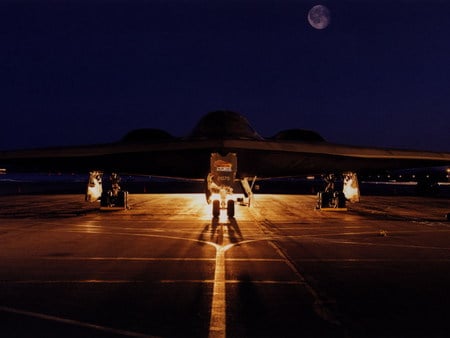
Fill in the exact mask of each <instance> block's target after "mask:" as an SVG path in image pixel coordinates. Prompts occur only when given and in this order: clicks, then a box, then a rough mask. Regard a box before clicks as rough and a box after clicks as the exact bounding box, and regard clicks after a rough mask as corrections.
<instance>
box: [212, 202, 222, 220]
mask: <svg viewBox="0 0 450 338" xmlns="http://www.w3.org/2000/svg"><path fill="white" fill-rule="evenodd" d="M212 214H213V217H219V215H220V201H219V200H214V201H213V204H212Z"/></svg>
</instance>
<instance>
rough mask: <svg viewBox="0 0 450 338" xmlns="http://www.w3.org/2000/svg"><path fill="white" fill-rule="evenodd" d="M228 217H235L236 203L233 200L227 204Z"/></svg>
mask: <svg viewBox="0 0 450 338" xmlns="http://www.w3.org/2000/svg"><path fill="white" fill-rule="evenodd" d="M227 215H228V217H230V218H231V217H234V201H233V200H229V201H228V202H227Z"/></svg>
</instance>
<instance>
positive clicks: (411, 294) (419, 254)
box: [0, 194, 450, 338]
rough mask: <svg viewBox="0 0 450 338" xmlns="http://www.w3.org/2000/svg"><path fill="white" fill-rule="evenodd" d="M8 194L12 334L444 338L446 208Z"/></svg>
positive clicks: (449, 243)
mask: <svg viewBox="0 0 450 338" xmlns="http://www.w3.org/2000/svg"><path fill="white" fill-rule="evenodd" d="M314 206H315V196H311V195H257V196H256V197H255V201H254V203H253V205H252V207H250V208H249V207H246V206H238V205H237V206H236V215H235V218H233V219H228V218H227V217H225V214H226V213H225V212H223V215H224V216H223V217H222V216H221V217H220V218H217V219H213V218H212V217H211V206H208V205H207V204H206V202H205V197H204V195H202V194H141V195H131V196H130V210H126V211H118V212H102V211H99V210H98V207H99V205H98V204H86V203H85V202H84V201H83V196H82V195H38V196H26V195H22V196H21V195H19V196H1V197H0V336H1V337H30V336H33V337H63V336H64V337H211V338H215V337H217V338H220V337H412V336H414V337H445V336H447V334H448V332H449V330H450V311H449V309H448V304H450V293H449V292H448V291H449V290H448V288H449V285H450V223H449V222H448V221H446V219H445V215H446V213H448V212H449V211H450V203H449V200H448V199H442V198H441V199H436V198H423V197H421V198H419V197H417V198H416V197H382V196H376V197H363V199H362V202H361V203H359V204H350V205H349V210H348V211H347V212H323V211H318V210H315V209H314Z"/></svg>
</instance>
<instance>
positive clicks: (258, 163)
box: [0, 139, 450, 178]
mask: <svg viewBox="0 0 450 338" xmlns="http://www.w3.org/2000/svg"><path fill="white" fill-rule="evenodd" d="M213 152H219V153H222V154H226V153H228V152H234V153H236V154H237V157H238V167H237V171H238V175H239V176H241V177H243V176H258V177H285V176H297V175H304V174H319V173H330V172H342V171H356V172H360V171H372V170H373V171H376V170H380V169H398V168H417V167H432V166H444V165H450V153H436V152H426V151H411V150H393V149H382V148H362V147H352V146H344V145H337V144H332V143H327V142H321V143H308V142H295V141H273V140H239V139H227V140H183V139H180V140H172V141H169V142H159V143H154V144H129V143H114V144H105V145H93V146H81V147H55V148H44V149H31V150H21V151H4V152H0V167H2V168H6V169H7V170H8V171H18V172H24V171H25V172H46V171H51V172H81V173H83V172H85V173H87V172H89V171H90V170H105V171H117V172H120V173H127V174H144V175H158V176H168V177H186V178H204V177H206V175H207V174H208V172H209V158H210V154H211V153H213Z"/></svg>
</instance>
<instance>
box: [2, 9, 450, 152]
mask: <svg viewBox="0 0 450 338" xmlns="http://www.w3.org/2000/svg"><path fill="white" fill-rule="evenodd" d="M318 3H322V4H324V5H327V6H328V8H329V9H330V12H331V17H332V22H331V25H330V26H329V27H328V28H326V29H324V30H315V29H313V28H312V27H311V26H310V25H309V24H308V22H307V13H308V10H309V9H310V8H311V7H312V6H313V5H315V4H318ZM0 48H1V53H0V90H1V93H2V94H1V97H0V118H1V124H0V149H13V148H28V147H38V146H47V145H72V144H89V143H104V142H111V141H116V140H118V139H120V138H121V137H122V136H123V135H124V134H125V133H126V132H128V131H129V130H131V129H136V128H144V127H149V128H150V127H151V128H162V129H165V130H167V131H169V132H170V133H171V134H173V135H176V136H184V135H186V134H188V133H189V131H190V130H191V129H192V127H193V126H194V125H195V123H196V121H197V120H198V119H199V118H200V117H201V116H203V115H204V114H206V113H207V112H209V111H213V110H220V109H229V110H234V111H237V112H240V113H242V114H243V115H245V116H246V117H247V118H248V119H249V121H250V122H251V124H252V125H253V126H254V128H255V129H256V130H257V131H258V132H259V133H260V134H261V135H263V136H271V135H274V134H275V133H276V132H277V131H279V130H282V129H288V128H303V129H313V130H316V131H318V132H319V133H320V134H322V136H323V137H324V138H325V139H327V140H329V141H333V142H337V143H344V144H355V145H369V146H383V147H397V148H414V149H426V150H437V151H450V132H449V131H448V130H449V122H450V113H449V112H450V2H449V1H433V0H423V1H420V0H417V1H395V0H392V1H380V0H373V1H370V0H358V1H356V0H355V1H344V0H335V1H322V2H317V1H301V0H290V1H284V0H253V1H247V0H224V1H214V0H204V1H202V0H193V1H188V0H185V1H181V0H164V1H163V0H159V1H156V0H155V1H129V0H128V1H125V0H123V1H117V0H116V1H106V0H105V1H100V0H97V1H95V0H89V1H80V0H78V1H56V0H55V1H39V0H34V1H12V0H11V1H3V2H1V3H0Z"/></svg>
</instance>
